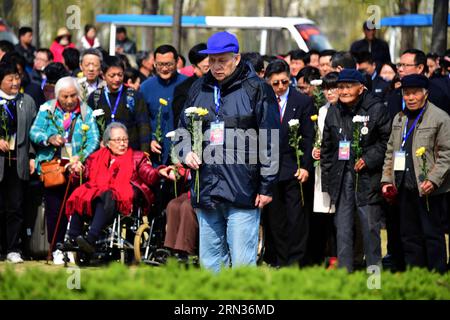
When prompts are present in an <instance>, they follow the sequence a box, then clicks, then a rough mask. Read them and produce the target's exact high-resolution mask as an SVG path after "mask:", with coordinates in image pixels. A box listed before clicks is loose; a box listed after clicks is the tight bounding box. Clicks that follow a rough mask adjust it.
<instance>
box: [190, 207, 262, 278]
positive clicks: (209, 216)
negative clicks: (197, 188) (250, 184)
mask: <svg viewBox="0 0 450 320" xmlns="http://www.w3.org/2000/svg"><path fill="white" fill-rule="evenodd" d="M196 211H197V218H198V226H199V233H200V245H199V247H200V264H201V265H202V267H204V268H206V269H209V270H212V271H214V272H219V271H220V268H221V267H222V266H225V267H228V266H230V265H232V267H237V266H242V265H256V259H257V249H258V230H259V220H260V209H258V208H255V209H241V208H236V207H233V206H232V205H230V204H219V205H218V206H217V208H216V209H214V210H205V209H197V210H196Z"/></svg>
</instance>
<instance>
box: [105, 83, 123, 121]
mask: <svg viewBox="0 0 450 320" xmlns="http://www.w3.org/2000/svg"><path fill="white" fill-rule="evenodd" d="M122 91H123V85H121V86H120V89H119V95H118V96H117V99H116V102H115V103H114V109H113V108H112V105H111V101H110V100H109V90H108V87H105V91H104V93H105V98H106V102H107V103H108V107H109V110H111V122H115V121H116V120H115V118H116V113H117V107H118V106H119V102H120V98H121V97H122Z"/></svg>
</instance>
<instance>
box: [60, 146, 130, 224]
mask: <svg viewBox="0 0 450 320" xmlns="http://www.w3.org/2000/svg"><path fill="white" fill-rule="evenodd" d="M133 164H134V163H133V150H132V149H131V148H129V149H128V151H127V152H126V153H125V154H123V155H121V156H114V155H112V154H111V152H110V151H109V149H108V148H101V149H100V150H98V151H97V152H95V153H94V154H92V155H91V163H90V165H89V172H88V174H89V176H88V180H87V182H86V183H84V184H83V185H82V186H80V187H79V188H77V189H75V191H74V192H73V193H72V195H71V196H70V198H69V200H67V205H66V214H67V215H68V216H71V215H72V214H74V213H75V212H77V213H78V214H80V215H83V214H86V215H88V216H92V203H93V201H94V200H95V198H97V197H98V196H100V195H102V194H103V193H104V192H106V191H108V190H111V191H112V194H113V199H114V200H115V201H116V210H118V211H119V212H120V213H122V214H123V215H125V216H128V215H130V214H131V210H132V208H133V195H134V194H133V188H132V186H131V183H130V181H131V176H132V175H133V171H134V165H133Z"/></svg>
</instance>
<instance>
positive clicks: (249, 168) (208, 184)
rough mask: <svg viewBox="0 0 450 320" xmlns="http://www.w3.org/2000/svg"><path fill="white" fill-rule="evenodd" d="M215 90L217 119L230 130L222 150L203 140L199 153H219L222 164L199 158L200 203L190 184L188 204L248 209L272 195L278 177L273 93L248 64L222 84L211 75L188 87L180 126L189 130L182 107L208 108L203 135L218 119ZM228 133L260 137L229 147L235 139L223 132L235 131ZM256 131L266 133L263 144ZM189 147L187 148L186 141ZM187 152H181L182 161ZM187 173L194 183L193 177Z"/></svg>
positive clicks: (277, 118)
mask: <svg viewBox="0 0 450 320" xmlns="http://www.w3.org/2000/svg"><path fill="white" fill-rule="evenodd" d="M214 86H218V87H219V88H220V92H221V99H220V110H219V112H218V115H219V121H224V123H225V129H226V130H227V131H228V132H227V133H226V134H225V140H224V145H223V146H211V145H210V143H209V140H208V139H204V140H207V141H204V142H203V150H204V151H205V152H204V153H203V154H204V155H206V154H211V155H212V154H216V153H217V154H218V155H219V154H220V155H221V157H222V159H223V161H220V160H219V161H220V162H219V163H218V164H215V163H212V162H211V161H208V159H206V158H205V157H203V163H202V164H201V166H200V169H199V171H200V201H199V203H197V195H196V193H195V190H194V183H192V188H191V194H192V197H191V198H192V204H193V206H194V207H200V208H204V209H214V208H215V207H216V205H217V204H219V203H223V202H227V203H230V204H232V205H233V206H235V207H240V208H245V209H252V208H255V198H256V195H257V194H263V195H268V196H271V195H272V185H273V183H274V182H275V180H276V177H277V174H278V165H279V159H278V157H279V152H278V150H276V149H273V148H271V137H272V136H271V133H273V134H279V129H280V117H279V115H278V104H277V101H276V98H275V94H274V92H273V90H272V88H271V87H270V86H269V85H268V84H266V83H265V82H264V81H262V80H261V79H259V78H258V76H257V75H256V73H255V72H254V71H253V69H252V68H251V66H250V65H248V64H244V63H240V64H239V65H238V67H237V69H236V70H235V72H234V73H233V74H232V75H231V76H230V77H229V78H227V79H226V80H225V81H224V82H223V83H221V84H220V85H219V84H217V81H216V80H215V79H214V77H213V76H212V75H211V73H210V72H209V73H208V74H206V75H205V76H203V77H202V78H200V79H198V80H197V81H196V82H195V83H194V84H193V86H192V87H191V89H190V91H189V96H188V99H187V101H186V103H185V108H184V110H183V112H182V114H181V116H180V127H182V128H188V118H187V117H186V114H185V112H184V111H185V109H186V107H190V106H196V107H202V108H206V109H207V110H208V115H207V116H206V117H205V118H204V121H203V125H202V127H203V128H202V129H203V132H205V131H206V130H207V129H209V127H210V123H211V122H214V121H215V118H216V116H215V112H216V106H215V103H214ZM230 129H243V130H249V131H251V130H254V132H255V133H257V134H258V136H256V140H257V141H254V140H253V141H250V140H252V139H248V138H246V139H245V143H243V144H239V143H233V141H234V137H233V138H231V137H230V136H227V134H228V133H229V132H233V133H236V132H235V131H230ZM260 129H266V130H267V135H266V134H264V136H266V137H268V143H267V145H266V146H264V144H263V143H262V141H263V140H262V138H261V137H262V134H260V133H259V130H260ZM274 130H275V131H274ZM249 131H247V132H249ZM273 139H274V140H275V141H274V144H275V145H276V146H275V148H276V147H278V136H274V137H273ZM188 140H190V139H188ZM182 143H184V141H182ZM252 143H256V144H258V143H259V146H258V147H257V148H256V150H254V149H251V148H249V145H251V144H252ZM188 144H189V147H188V149H189V148H190V141H189V143H188ZM231 145H232V146H231ZM177 147H178V146H177ZM272 147H273V146H272ZM261 149H264V150H261ZM258 151H259V153H258ZM271 153H273V154H271ZM186 154H187V153H185V154H183V157H185V156H186ZM262 154H267V155H268V157H266V160H267V158H269V159H270V161H264V159H263V157H261V155H262ZM244 156H245V158H244ZM253 156H254V157H256V161H249V159H250V157H253ZM271 156H273V158H272V157H271ZM219 158H220V157H219ZM219 158H218V159H219ZM225 159H226V160H225ZM254 159H255V158H254ZM243 160H245V161H243ZM230 162H231V163H230ZM191 172H192V175H193V179H194V178H195V174H196V173H195V172H194V171H191Z"/></svg>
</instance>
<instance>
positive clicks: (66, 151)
mask: <svg viewBox="0 0 450 320" xmlns="http://www.w3.org/2000/svg"><path fill="white" fill-rule="evenodd" d="M70 158H72V144H71V143H65V144H64V147H63V148H61V159H64V160H70Z"/></svg>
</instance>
